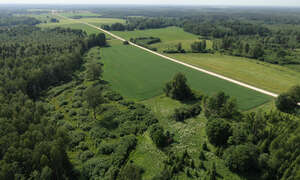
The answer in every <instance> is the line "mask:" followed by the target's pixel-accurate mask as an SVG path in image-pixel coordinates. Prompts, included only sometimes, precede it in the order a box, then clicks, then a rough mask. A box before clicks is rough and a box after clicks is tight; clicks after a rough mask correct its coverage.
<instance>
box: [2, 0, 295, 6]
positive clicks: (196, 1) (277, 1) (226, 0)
mask: <svg viewBox="0 0 300 180" xmlns="http://www.w3.org/2000/svg"><path fill="white" fill-rule="evenodd" d="M14 3H20V4H149V5H153V4H166V5H180V4H185V5H251V6H300V0H251V1H249V0H125V1H124V0H84V1H83V0H0V4H14Z"/></svg>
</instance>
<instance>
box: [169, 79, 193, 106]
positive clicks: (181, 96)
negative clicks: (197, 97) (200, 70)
mask: <svg viewBox="0 0 300 180" xmlns="http://www.w3.org/2000/svg"><path fill="white" fill-rule="evenodd" d="M164 92H165V93H166V96H168V97H171V98H172V99H177V100H180V101H183V100H189V99H192V97H193V93H192V90H191V89H190V87H189V86H188V85H187V79H186V77H185V76H184V74H182V73H177V74H176V75H175V76H174V78H173V80H172V81H170V82H168V83H167V84H166V86H165V88H164Z"/></svg>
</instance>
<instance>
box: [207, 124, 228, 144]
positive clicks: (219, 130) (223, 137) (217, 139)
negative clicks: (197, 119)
mask: <svg viewBox="0 0 300 180" xmlns="http://www.w3.org/2000/svg"><path fill="white" fill-rule="evenodd" d="M206 134H207V137H208V140H209V141H210V143H212V144H214V145H215V146H226V145H227V140H228V138H229V137H230V136H231V135H232V131H231V127H230V124H229V123H228V122H227V121H226V120H224V119H211V120H209V121H208V122H207V124H206Z"/></svg>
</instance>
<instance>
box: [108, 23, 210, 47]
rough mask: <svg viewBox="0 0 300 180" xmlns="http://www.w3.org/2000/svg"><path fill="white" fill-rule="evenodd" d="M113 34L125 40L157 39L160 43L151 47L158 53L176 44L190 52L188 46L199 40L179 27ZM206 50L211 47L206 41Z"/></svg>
mask: <svg viewBox="0 0 300 180" xmlns="http://www.w3.org/2000/svg"><path fill="white" fill-rule="evenodd" d="M113 33H114V34H116V35H119V36H121V37H123V38H125V39H127V40H129V39H130V38H137V37H149V36H152V37H159V38H160V39H161V41H162V42H161V43H156V44H153V45H152V47H156V48H157V49H158V51H160V52H162V51H163V50H165V49H168V48H171V49H172V48H174V47H175V45H177V44H178V43H181V44H182V47H183V48H184V49H185V50H190V46H191V44H192V43H193V42H195V41H197V40H199V36H197V35H194V34H191V33H188V32H185V31H183V29H182V28H179V27H167V28H161V29H147V30H135V31H113ZM207 42H208V43H207V44H208V48H210V47H211V43H210V41H207Z"/></svg>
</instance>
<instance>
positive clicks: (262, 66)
mask: <svg viewBox="0 0 300 180" xmlns="http://www.w3.org/2000/svg"><path fill="white" fill-rule="evenodd" d="M166 55H167V56H170V57H173V58H176V59H178V60H180V61H182V62H185V63H188V64H192V65H195V66H198V67H201V68H204V69H207V70H210V71H213V72H216V73H219V74H222V75H224V76H227V77H231V78H233V79H235V80H239V81H242V82H245V83H247V84H250V85H253V86H255V87H259V88H262V89H265V90H268V91H271V92H275V93H282V92H285V91H287V90H288V89H289V88H290V87H291V86H293V85H296V84H299V83H300V81H299V79H300V73H299V72H296V71H293V70H291V69H289V68H287V67H283V66H279V65H273V64H270V63H264V62H259V61H256V60H251V59H248V58H242V57H234V56H226V55H220V54H194V53H187V54H166Z"/></svg>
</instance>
